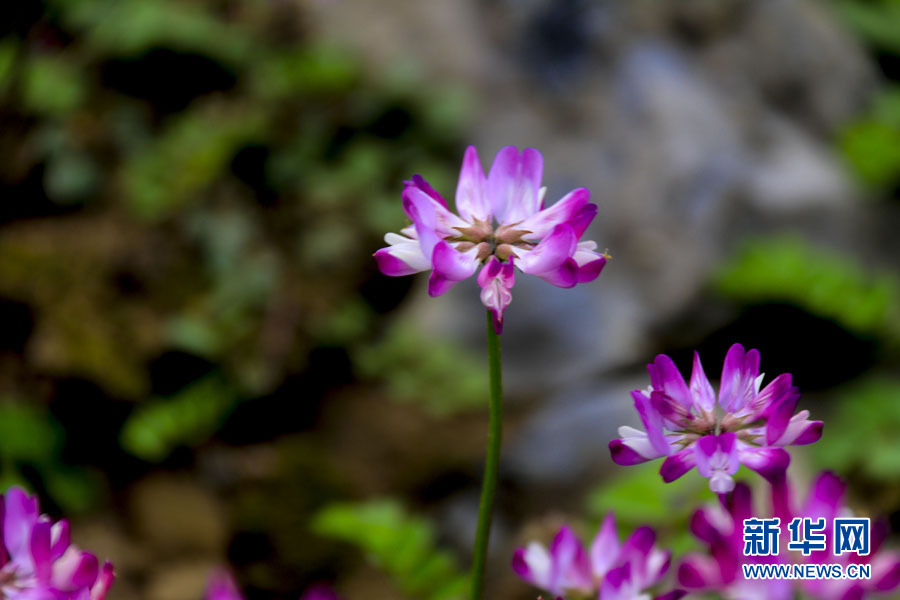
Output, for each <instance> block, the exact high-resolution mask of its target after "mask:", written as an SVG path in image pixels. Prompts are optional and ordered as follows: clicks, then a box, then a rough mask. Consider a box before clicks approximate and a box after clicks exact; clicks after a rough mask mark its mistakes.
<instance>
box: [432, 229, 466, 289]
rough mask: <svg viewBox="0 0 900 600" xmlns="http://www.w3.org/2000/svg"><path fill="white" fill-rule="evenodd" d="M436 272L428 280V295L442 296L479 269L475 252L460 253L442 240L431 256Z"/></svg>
mask: <svg viewBox="0 0 900 600" xmlns="http://www.w3.org/2000/svg"><path fill="white" fill-rule="evenodd" d="M431 262H432V265H433V268H434V270H433V271H432V272H431V277H429V279H428V295H429V296H432V297H435V296H440V295H441V294H444V293H445V292H447V291H448V290H449V289H450V288H452V287H453V286H454V285H455V284H456V283H457V282H460V281H462V280H463V279H467V278H469V277H471V276H472V275H473V274H474V273H475V270H476V269H477V268H478V260H477V259H476V258H475V253H474V252H466V253H463V252H458V251H457V250H456V249H455V248H454V247H453V246H451V245H450V244H448V243H447V242H445V241H443V240H441V241H440V242H438V243H437V244H436V245H435V247H434V253H433V254H432V255H431Z"/></svg>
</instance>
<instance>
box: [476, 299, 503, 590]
mask: <svg viewBox="0 0 900 600" xmlns="http://www.w3.org/2000/svg"><path fill="white" fill-rule="evenodd" d="M487 338H488V366H489V371H490V404H489V408H490V425H489V427H490V429H489V431H488V448H487V455H486V456H485V460H484V481H483V483H482V484H481V502H480V503H479V505H478V528H477V529H476V531H475V550H474V551H473V553H472V557H473V565H472V600H481V598H482V596H483V594H484V569H485V564H486V562H487V553H488V543H489V542H490V537H491V516H492V515H493V512H494V496H495V495H496V490H497V474H498V470H499V467H500V445H501V442H502V438H503V373H502V368H501V363H500V336H499V335H498V334H497V331H496V330H495V329H494V327H493V315H492V314H491V312H490V311H488V313H487Z"/></svg>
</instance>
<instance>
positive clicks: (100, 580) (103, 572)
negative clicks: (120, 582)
mask: <svg viewBox="0 0 900 600" xmlns="http://www.w3.org/2000/svg"><path fill="white" fill-rule="evenodd" d="M115 578H116V574H115V570H114V569H113V564H112V563H111V562H109V561H106V562H104V563H103V566H102V567H101V568H100V573H99V574H98V575H97V581H96V582H94V585H93V586H92V587H91V600H104V599H105V598H106V592H108V591H109V588H110V587H112V584H113V581H115Z"/></svg>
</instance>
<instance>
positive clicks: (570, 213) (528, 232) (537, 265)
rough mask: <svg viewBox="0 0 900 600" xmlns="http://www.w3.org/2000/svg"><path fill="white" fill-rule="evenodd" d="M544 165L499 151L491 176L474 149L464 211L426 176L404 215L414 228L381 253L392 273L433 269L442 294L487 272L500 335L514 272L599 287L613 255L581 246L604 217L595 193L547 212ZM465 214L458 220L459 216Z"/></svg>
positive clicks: (410, 189) (409, 192)
mask: <svg viewBox="0 0 900 600" xmlns="http://www.w3.org/2000/svg"><path fill="white" fill-rule="evenodd" d="M543 167H544V159H543V158H542V156H541V153H540V152H538V151H537V150H534V149H532V148H526V149H525V150H523V151H522V152H521V153H520V152H519V151H518V150H517V149H516V148H514V147H512V146H507V147H505V148H503V149H501V150H500V152H498V153H497V156H496V158H495V159H494V163H493V165H492V166H491V169H490V172H489V173H488V175H487V176H485V174H484V170H483V169H482V166H481V161H480V160H479V158H478V152H477V151H476V150H475V147H474V146H469V147H468V148H467V149H466V153H465V157H464V158H463V165H462V169H461V171H460V174H459V183H458V184H457V188H456V211H457V212H456V213H454V212H452V211H451V210H450V209H449V208H448V206H447V201H446V200H444V198H443V197H441V195H440V194H438V193H437V192H436V191H435V190H434V189H433V188H432V187H431V185H429V184H428V182H427V181H425V180H424V179H423V178H422V177H420V176H418V175H416V176H414V177H413V178H412V180H411V181H407V182H406V183H405V189H404V190H403V210H404V212H406V215H407V216H408V217H409V218H410V220H411V221H412V225H409V226H408V227H406V228H404V229H402V230H401V232H400V233H399V234H397V233H389V234H387V235H386V236H385V238H384V239H385V241H386V242H387V243H388V246H387V247H386V248H382V249H380V250H378V251H377V252H376V253H375V259H376V260H377V261H378V266H379V268H380V269H381V271H382V272H383V273H384V274H385V275H390V276H401V275H410V274H412V273H418V272H420V271H427V270H429V269H430V270H431V277H430V278H429V280H428V293H429V295H431V296H440V295H441V294H443V293H445V292H446V291H448V290H449V289H450V288H451V287H453V285H455V284H456V283H457V282H459V281H462V280H464V279H468V278H469V277H471V276H472V275H474V274H475V272H476V271H477V270H478V268H479V267H481V272H480V273H479V275H478V284H479V285H480V286H481V301H482V303H484V305H485V306H486V307H487V308H488V310H490V311H491V313H492V315H493V317H494V328H495V329H496V331H497V332H498V333H500V331H501V329H502V325H503V311H504V310H505V309H506V307H507V306H509V303H510V302H511V301H512V293H511V290H512V287H513V285H514V284H515V270H514V268H513V267H514V266H515V267H518V269H519V270H520V271H522V272H523V273H529V274H532V275H536V276H538V277H540V278H541V279H544V280H545V281H548V282H550V283H552V284H553V285H556V286H559V287H563V288H569V287H573V286H574V285H576V284H578V283H583V282H587V281H593V280H594V279H596V278H597V276H598V275H599V274H600V271H601V270H602V269H603V266H604V265H605V264H606V260H607V258H608V257H607V256H606V255H605V254H600V253H597V252H595V250H596V248H597V244H595V243H594V242H591V241H580V240H581V236H582V235H583V234H584V231H585V229H587V227H588V225H590V223H591V221H592V220H593V219H594V217H595V216H596V215H597V205H596V204H591V203H590V202H589V201H588V200H589V198H590V192H589V191H588V190H587V189H585V188H578V189H575V190H573V191H571V192H569V193H568V194H567V195H566V196H564V197H563V198H562V199H561V200H560V201H559V202H557V203H556V204H554V205H553V206H551V207H549V208H544V194H545V192H546V188H542V187H541V176H542V173H543ZM457 213H458V214H457Z"/></svg>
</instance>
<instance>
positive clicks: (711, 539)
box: [678, 472, 900, 600]
mask: <svg viewBox="0 0 900 600" xmlns="http://www.w3.org/2000/svg"><path fill="white" fill-rule="evenodd" d="M845 489H846V486H845V485H844V483H843V482H842V481H841V480H840V479H838V478H837V476H835V475H834V474H832V473H828V472H825V473H822V474H820V475H819V476H818V478H817V479H816V480H815V482H814V483H813V485H812V489H811V490H810V492H809V495H808V496H807V498H806V501H805V503H804V504H803V507H802V510H800V511H799V512H795V511H793V510H791V507H790V501H789V500H788V499H786V498H783V497H778V496H779V495H780V494H781V493H782V491H783V490H777V489H776V490H775V493H776V498H774V503H773V504H774V505H775V507H776V510H775V512H776V516H779V517H781V519H782V523H785V522H790V519H792V518H793V517H794V516H802V517H810V518H812V519H818V518H820V517H821V518H825V519H826V522H827V523H831V522H832V521H833V519H834V518H835V517H847V516H850V515H851V514H852V513H851V512H850V510H849V509H848V508H847V507H846V506H845V505H844V494H845ZM779 509H780V510H779ZM758 516H759V515H758V514H757V513H756V512H755V511H754V509H753V498H752V495H751V493H750V488H749V487H748V486H747V485H746V484H744V483H739V484H737V486H736V487H735V489H734V491H733V492H731V493H730V494H729V495H728V496H727V497H726V498H725V500H724V502H723V503H721V504H719V505H714V506H709V507H706V508H701V509H700V510H698V511H697V512H696V513H694V516H693V517H692V519H691V531H692V532H693V534H694V535H695V536H696V537H697V539H699V540H700V541H701V542H703V543H704V544H705V545H706V546H707V548H708V553H707V554H690V555H688V556H686V557H685V558H684V560H683V561H682V562H681V564H680V565H679V567H678V582H679V583H680V584H681V585H682V586H684V587H685V588H688V589H691V590H696V591H716V592H718V593H719V594H720V595H721V596H722V597H723V598H729V599H732V598H733V599H735V600H738V599H741V600H742V599H752V598H767V599H772V600H791V599H792V598H794V596H795V593H797V592H802V593H803V594H804V595H806V596H807V597H811V598H816V599H820V600H856V599H859V598H863V597H865V596H866V595H867V594H872V593H886V592H890V591H893V590H895V589H897V587H898V586H900V553H898V552H895V551H885V550H881V546H882V544H883V542H884V540H885V537H886V535H887V527H885V526H884V524H883V523H873V525H875V527H873V531H872V539H871V545H870V552H869V554H868V555H867V556H858V555H856V554H842V555H841V556H834V555H833V553H832V552H831V543H832V540H831V534H830V532H829V531H827V530H826V540H827V541H826V545H827V547H828V549H826V550H821V551H812V552H811V554H810V556H809V557H808V558H806V559H805V560H806V561H807V562H809V563H813V564H821V563H830V564H841V565H844V566H846V565H848V564H850V563H851V562H856V563H864V564H869V565H871V569H872V573H871V578H870V579H819V580H811V579H807V580H798V581H792V580H789V579H750V580H748V579H745V578H744V574H743V571H742V569H741V565H743V564H753V563H765V564H790V563H792V562H794V561H795V560H796V559H798V558H801V557H802V555H798V554H797V553H796V552H788V551H787V550H786V548H787V543H786V540H782V543H780V544H779V547H780V549H781V550H782V551H781V552H780V553H779V554H778V555H775V556H765V557H762V556H759V557H757V556H744V554H743V550H744V540H743V526H742V524H743V522H744V519H749V518H753V517H758ZM782 536H784V537H786V536H787V528H786V527H783V528H782Z"/></svg>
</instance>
